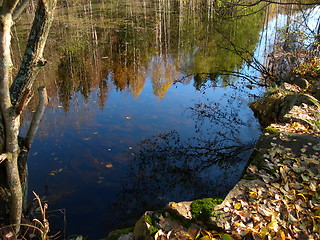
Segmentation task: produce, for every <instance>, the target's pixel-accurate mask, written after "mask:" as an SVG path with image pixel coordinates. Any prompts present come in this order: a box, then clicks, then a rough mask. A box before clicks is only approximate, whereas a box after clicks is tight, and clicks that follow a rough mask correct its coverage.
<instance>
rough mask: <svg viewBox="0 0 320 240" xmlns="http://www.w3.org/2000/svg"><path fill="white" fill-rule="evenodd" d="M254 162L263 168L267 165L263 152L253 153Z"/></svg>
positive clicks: (259, 167)
mask: <svg viewBox="0 0 320 240" xmlns="http://www.w3.org/2000/svg"><path fill="white" fill-rule="evenodd" d="M252 164H253V165H255V166H256V167H257V168H258V169H263V168H265V167H266V163H265V162H264V159H263V157H262V153H261V152H257V151H255V153H254V154H253V159H252Z"/></svg>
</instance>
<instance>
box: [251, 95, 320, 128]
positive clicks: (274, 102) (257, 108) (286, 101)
mask: <svg viewBox="0 0 320 240" xmlns="http://www.w3.org/2000/svg"><path fill="white" fill-rule="evenodd" d="M302 103H306V104H308V105H317V104H319V103H318V100H317V99H316V98H314V97H313V96H311V95H308V94H304V93H290V92H289V93H288V92H284V91H282V90H275V91H274V92H271V93H269V94H267V95H266V96H265V97H263V98H262V99H259V100H257V101H254V102H252V103H250V104H249V106H250V108H251V109H252V111H253V112H254V114H255V116H256V117H257V118H258V119H259V122H260V124H261V125H262V126H263V127H267V126H269V125H270V124H272V123H276V122H284V121H285V120H286V118H285V115H286V114H287V113H289V112H290V111H291V109H292V108H293V106H295V105H296V106H299V105H301V104H302Z"/></svg>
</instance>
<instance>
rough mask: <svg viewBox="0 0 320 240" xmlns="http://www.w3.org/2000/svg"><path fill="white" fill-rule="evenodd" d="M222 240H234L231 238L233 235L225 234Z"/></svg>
mask: <svg viewBox="0 0 320 240" xmlns="http://www.w3.org/2000/svg"><path fill="white" fill-rule="evenodd" d="M222 240H233V238H232V237H231V235H229V234H227V233H225V234H223V235H222Z"/></svg>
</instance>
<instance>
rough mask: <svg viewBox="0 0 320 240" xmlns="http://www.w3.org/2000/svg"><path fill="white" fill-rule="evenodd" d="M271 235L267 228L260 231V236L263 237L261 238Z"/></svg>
mask: <svg viewBox="0 0 320 240" xmlns="http://www.w3.org/2000/svg"><path fill="white" fill-rule="evenodd" d="M268 233H269V230H268V228H267V227H262V228H261V229H260V231H259V234H260V235H261V237H263V238H265V237H266V236H267V234H268Z"/></svg>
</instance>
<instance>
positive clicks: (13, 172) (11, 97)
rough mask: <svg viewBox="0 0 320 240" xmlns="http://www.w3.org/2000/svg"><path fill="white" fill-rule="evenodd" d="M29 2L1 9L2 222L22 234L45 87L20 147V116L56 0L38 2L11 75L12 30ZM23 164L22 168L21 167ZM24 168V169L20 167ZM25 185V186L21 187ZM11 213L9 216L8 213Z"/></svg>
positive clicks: (8, 2) (6, 3) (11, 1)
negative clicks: (18, 62) (28, 172)
mask: <svg viewBox="0 0 320 240" xmlns="http://www.w3.org/2000/svg"><path fill="white" fill-rule="evenodd" d="M27 2H28V0H22V1H20V0H3V1H2V5H1V10H0V59H1V62H0V113H1V114H0V164H1V165H0V167H2V166H3V165H4V166H5V168H4V169H3V168H2V169H1V170H2V172H0V174H1V177H0V198H1V200H0V222H4V220H5V219H7V218H9V222H8V223H10V224H12V225H14V226H15V230H16V232H19V226H20V223H21V216H22V210H23V188H22V185H25V184H26V180H25V176H26V173H25V171H26V165H25V163H23V164H21V162H24V161H25V162H26V158H27V155H28V154H27V153H28V151H29V149H30V147H31V144H32V142H33V139H34V137H35V133H36V131H37V129H38V126H39V122H40V119H41V117H42V115H43V112H44V109H45V107H46V105H47V95H46V90H45V88H41V91H40V102H39V107H38V109H37V111H36V114H34V120H33V121H32V123H31V125H30V129H29V131H28V136H27V137H26V139H25V140H24V141H23V142H24V145H21V144H20V146H19V141H18V135H19V127H20V116H21V114H22V112H23V111H24V109H25V108H26V106H27V104H28V102H29V100H30V98H31V94H30V93H31V88H32V85H33V82H34V79H35V76H36V73H37V71H38V69H39V67H41V66H44V64H45V62H46V61H45V60H44V59H43V50H44V46H45V43H46V40H47V36H48V33H49V30H50V26H51V23H52V20H53V10H54V8H55V6H56V2H57V0H38V8H37V11H36V13H35V17H34V21H33V24H32V28H31V30H30V34H29V39H28V43H27V46H26V50H25V54H24V57H23V60H22V63H21V65H20V68H19V71H18V74H17V76H16V77H15V78H13V76H12V68H13V65H12V59H11V52H10V50H11V48H10V45H11V27H12V26H13V25H14V19H17V17H18V16H19V14H20V13H21V12H22V10H23V8H24V7H25V6H26V5H27ZM19 165H20V168H19ZM21 166H22V167H21ZM22 183H23V184H22ZM8 213H9V214H8Z"/></svg>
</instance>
